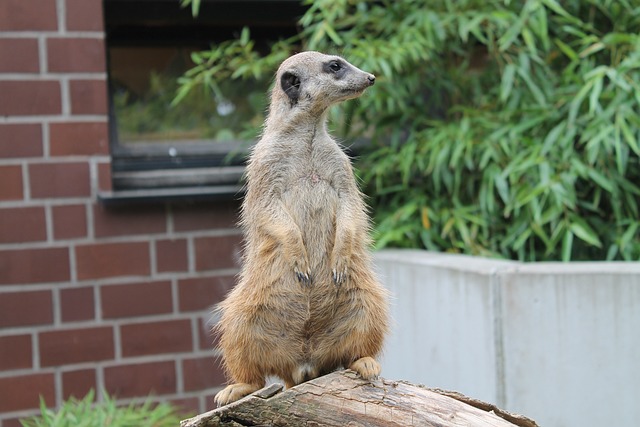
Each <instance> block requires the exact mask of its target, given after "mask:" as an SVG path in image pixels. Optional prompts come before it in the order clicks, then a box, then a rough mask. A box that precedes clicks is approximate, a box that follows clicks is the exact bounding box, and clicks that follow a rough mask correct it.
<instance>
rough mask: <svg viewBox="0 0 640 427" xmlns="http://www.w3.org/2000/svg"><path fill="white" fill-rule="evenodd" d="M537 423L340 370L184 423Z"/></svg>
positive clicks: (445, 394)
mask: <svg viewBox="0 0 640 427" xmlns="http://www.w3.org/2000/svg"><path fill="white" fill-rule="evenodd" d="M297 425H304V426H317V427H319V426H372V427H376V426H380V427H392V426H394V427H395V426H398V427H406V426H425V427H430V426H432V427H449V426H473V427H476V426H477V427H485V426H487V427H488V426H492V427H513V426H519V427H536V426H537V424H536V423H535V422H534V421H533V420H530V419H528V418H526V417H524V416H521V415H515V414H510V413H508V412H506V411H503V410H500V409H498V408H496V407H495V406H494V405H491V404H488V403H484V402H480V401H478V400H475V399H470V398H467V397H466V396H463V395H462V394H460V393H456V392H449V391H444V390H439V389H429V388H426V387H423V386H420V385H415V384H411V383H409V382H405V381H390V380H386V379H384V378H380V379H378V380H375V381H365V380H362V379H360V378H359V377H358V376H357V375H356V374H355V373H354V372H352V371H348V370H347V371H338V372H334V373H332V374H329V375H325V376H323V377H320V378H316V379H314V380H311V381H308V382H305V383H302V384H300V385H298V386H296V387H293V388H290V389H288V390H286V391H284V392H282V385H280V384H273V385H270V386H267V387H265V388H263V389H262V390H259V391H257V392H255V393H253V394H252V395H249V396H247V397H246V398H244V399H241V400H239V401H237V402H234V403H232V404H230V405H227V406H223V407H221V408H218V409H216V410H213V411H210V412H206V413H204V414H201V415H198V416H196V417H194V418H190V419H188V420H184V421H182V422H181V423H180V426H181V427H214V426H216V427H217V426H224V427H243V426H297Z"/></svg>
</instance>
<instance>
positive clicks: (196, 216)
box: [173, 201, 240, 231]
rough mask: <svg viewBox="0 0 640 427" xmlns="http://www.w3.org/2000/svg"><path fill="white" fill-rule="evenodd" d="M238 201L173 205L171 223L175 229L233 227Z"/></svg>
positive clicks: (190, 229)
mask: <svg viewBox="0 0 640 427" xmlns="http://www.w3.org/2000/svg"><path fill="white" fill-rule="evenodd" d="M239 208H240V207H239V204H238V202H235V201H232V202H217V203H206V204H198V205H197V206H193V205H177V206H174V207H173V224H174V229H175V230H176V231H196V230H212V229H216V228H234V227H235V226H236V223H237V221H238V213H239Z"/></svg>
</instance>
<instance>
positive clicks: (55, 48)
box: [47, 37, 107, 73]
mask: <svg viewBox="0 0 640 427" xmlns="http://www.w3.org/2000/svg"><path fill="white" fill-rule="evenodd" d="M47 55H48V58H47V60H48V70H49V72H51V73H104V72H105V71H106V69H107V68H106V62H105V52H104V40H103V39H100V38H55V37H50V38H48V39H47Z"/></svg>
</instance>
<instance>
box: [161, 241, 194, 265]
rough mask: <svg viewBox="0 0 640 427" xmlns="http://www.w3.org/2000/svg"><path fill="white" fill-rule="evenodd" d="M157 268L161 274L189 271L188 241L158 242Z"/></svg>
mask: <svg viewBox="0 0 640 427" xmlns="http://www.w3.org/2000/svg"><path fill="white" fill-rule="evenodd" d="M156 266H157V269H158V272H159V273H166V272H175V271H187V270H188V269H189V257H188V254H187V240H186V239H167V240H157V241H156Z"/></svg>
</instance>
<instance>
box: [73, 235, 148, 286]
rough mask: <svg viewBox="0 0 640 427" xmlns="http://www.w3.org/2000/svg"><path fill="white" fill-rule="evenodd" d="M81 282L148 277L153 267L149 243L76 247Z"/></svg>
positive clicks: (99, 244) (77, 267) (77, 266)
mask: <svg viewBox="0 0 640 427" xmlns="http://www.w3.org/2000/svg"><path fill="white" fill-rule="evenodd" d="M76 269H77V273H78V279H79V280H88V279H100V278H105V277H119V276H148V275H149V273H150V271H151V267H150V260H149V244H148V243H147V242H126V243H94V244H89V245H81V246H76Z"/></svg>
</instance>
